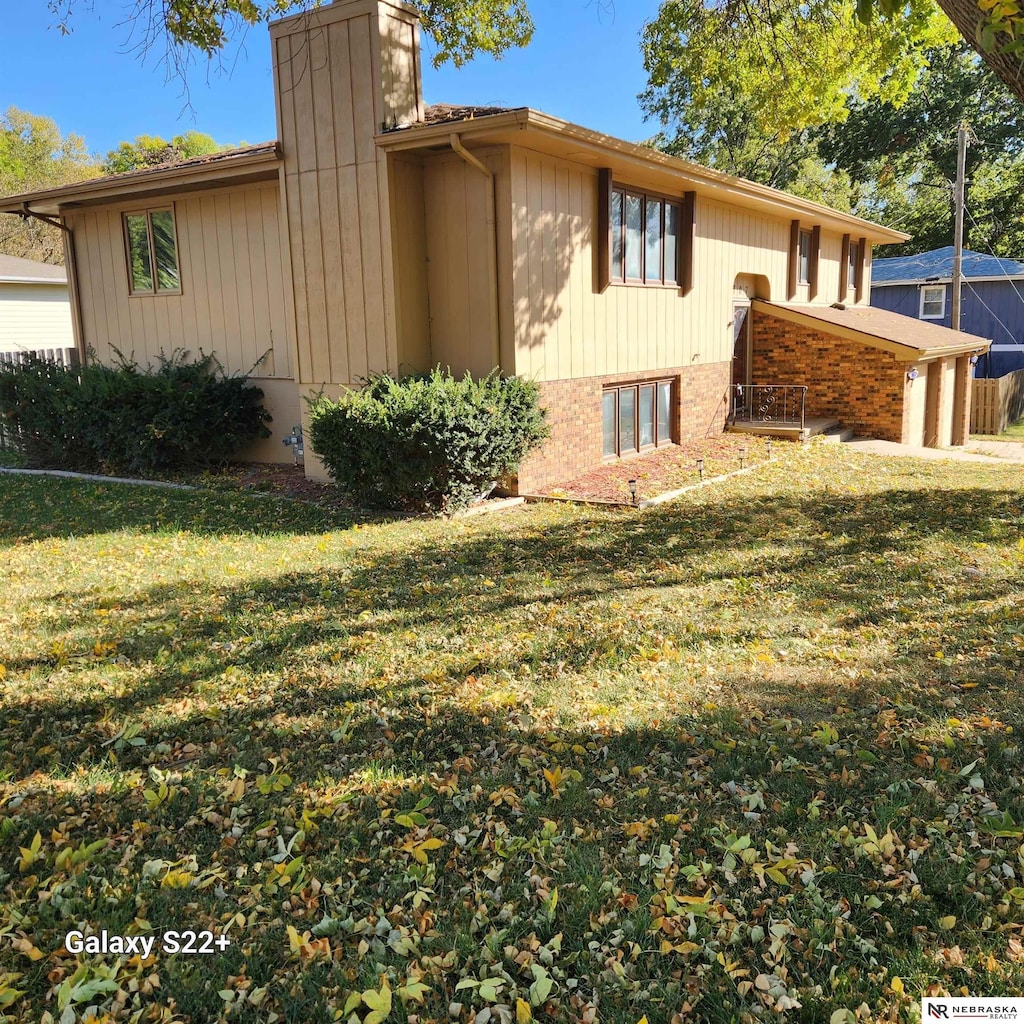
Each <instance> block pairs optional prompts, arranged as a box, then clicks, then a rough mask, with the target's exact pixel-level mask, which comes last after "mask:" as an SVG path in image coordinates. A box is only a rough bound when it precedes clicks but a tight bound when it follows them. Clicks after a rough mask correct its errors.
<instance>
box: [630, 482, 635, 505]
mask: <svg viewBox="0 0 1024 1024" xmlns="http://www.w3.org/2000/svg"><path fill="white" fill-rule="evenodd" d="M629 496H630V498H632V500H633V504H634V505H635V504H636V480H630V481H629Z"/></svg>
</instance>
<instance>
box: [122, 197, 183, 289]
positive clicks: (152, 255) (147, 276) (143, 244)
mask: <svg viewBox="0 0 1024 1024" xmlns="http://www.w3.org/2000/svg"><path fill="white" fill-rule="evenodd" d="M124 237H125V253H126V256H127V259H128V288H129V291H130V293H131V294H132V295H180V294H181V276H180V274H179V271H178V241H177V235H176V232H175V230H174V211H173V210H171V209H166V210H139V211H137V212H132V213H126V214H125V215H124Z"/></svg>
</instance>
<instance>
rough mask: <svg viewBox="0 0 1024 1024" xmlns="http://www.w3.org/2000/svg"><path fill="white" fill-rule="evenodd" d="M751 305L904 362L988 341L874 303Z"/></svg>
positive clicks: (976, 348)
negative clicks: (855, 304) (875, 349)
mask: <svg viewBox="0 0 1024 1024" xmlns="http://www.w3.org/2000/svg"><path fill="white" fill-rule="evenodd" d="M753 305H754V308H755V309H760V310H761V311H762V312H764V313H768V314H769V315H770V316H777V317H779V318H780V319H782V320H788V321H789V322H790V323H796V324H800V325H802V326H804V327H812V328H816V329H818V330H824V331H825V332H826V333H827V334H834V335H836V336H837V337H840V338H846V339H848V340H850V341H856V342H859V343H860V344H861V345H868V346H869V347H871V348H878V349H882V350H883V351H885V352H891V353H892V354H893V355H894V356H896V357H897V358H898V359H905V360H907V361H908V362H917V361H919V360H922V359H936V358H938V357H939V356H951V355H965V354H967V353H968V352H970V353H974V352H985V351H987V350H988V347H989V344H990V341H989V339H988V338H981V337H979V336H978V335H976V334H967V333H965V332H964V331H952V330H950V329H949V328H948V327H939V326H937V325H936V324H930V323H925V322H924V321H923V320H918V319H917V318H916V317H912V316H902V315H901V314H899V313H893V312H891V311H889V310H888V309H879V308H878V307H877V306H840V304H838V303H837V304H836V305H834V306H805V305H795V304H794V305H791V304H788V303H786V304H784V303H780V302H767V301H765V300H764V299H755V300H754V302H753Z"/></svg>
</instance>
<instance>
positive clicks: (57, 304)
mask: <svg viewBox="0 0 1024 1024" xmlns="http://www.w3.org/2000/svg"><path fill="white" fill-rule="evenodd" d="M74 347H75V335H74V330H73V329H72V325H71V303H70V302H69V301H68V278H67V274H66V273H65V271H64V268H63V267H54V266H52V265H51V264H49V263H37V262H36V261H35V260H23V259H21V258H19V257H17V256H5V255H3V253H0V361H2V360H3V359H4V357H5V356H8V357H9V356H10V354H11V353H15V352H47V353H52V354H54V355H55V356H56V357H57V358H62V355H60V356H58V355H57V354H58V353H60V354H63V353H65V352H67V351H68V350H69V349H73V348H74Z"/></svg>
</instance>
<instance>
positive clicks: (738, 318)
mask: <svg viewBox="0 0 1024 1024" xmlns="http://www.w3.org/2000/svg"><path fill="white" fill-rule="evenodd" d="M750 355H751V353H750V303H749V302H734V303H733V307H732V382H733V384H749V383H750V382H751V367H750Z"/></svg>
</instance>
